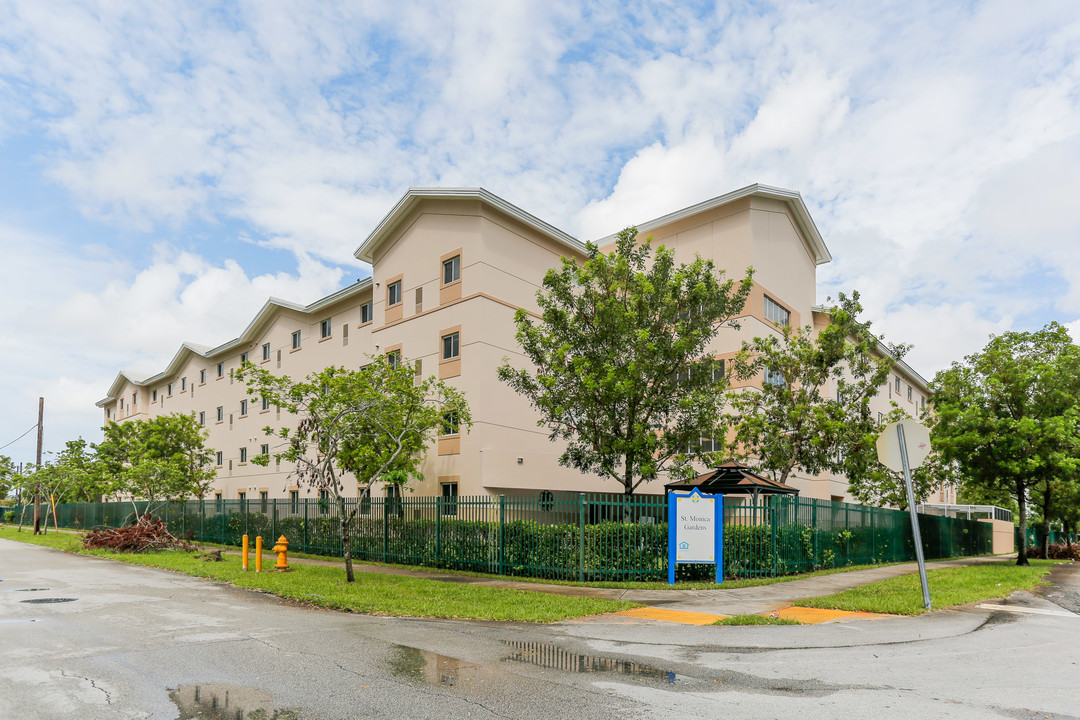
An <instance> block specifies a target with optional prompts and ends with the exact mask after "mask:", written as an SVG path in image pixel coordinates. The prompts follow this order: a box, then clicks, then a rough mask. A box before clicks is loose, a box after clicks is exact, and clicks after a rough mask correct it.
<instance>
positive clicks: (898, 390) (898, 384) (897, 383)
mask: <svg viewBox="0 0 1080 720" xmlns="http://www.w3.org/2000/svg"><path fill="white" fill-rule="evenodd" d="M895 385H896V392H897V394H899V393H900V378H896V379H895Z"/></svg>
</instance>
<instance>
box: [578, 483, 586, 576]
mask: <svg viewBox="0 0 1080 720" xmlns="http://www.w3.org/2000/svg"><path fill="white" fill-rule="evenodd" d="M579 495H580V497H581V506H580V507H579V508H578V581H579V582H585V493H579Z"/></svg>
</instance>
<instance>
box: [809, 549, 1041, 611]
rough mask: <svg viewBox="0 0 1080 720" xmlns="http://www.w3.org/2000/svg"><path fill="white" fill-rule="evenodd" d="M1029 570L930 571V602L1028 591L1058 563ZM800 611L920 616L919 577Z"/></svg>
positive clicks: (814, 601)
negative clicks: (828, 609)
mask: <svg viewBox="0 0 1080 720" xmlns="http://www.w3.org/2000/svg"><path fill="white" fill-rule="evenodd" d="M1030 562H1031V565H1030V566H1028V567H1017V565H1016V564H1015V563H1012V562H1006V563H995V564H993V565H971V566H968V567H960V568H948V569H943V570H930V571H929V572H927V573H926V575H927V580H928V582H929V584H930V600H931V602H932V603H933V605H934V608H935V609H938V610H940V609H942V608H946V607H952V606H954V605H963V604H965V603H972V602H979V601H981V600H990V599H993V598H1004V597H1008V596H1009V595H1010V594H1012V593H1013V592H1014V591H1016V590H1031V589H1032V588H1034V587H1035V586H1036V585H1039V584H1040V581H1041V580H1042V579H1043V577H1044V576H1045V575H1046V574H1047V573H1048V572H1050V568H1051V567H1052V566H1054V565H1056V564H1058V563H1060V562H1061V561H1060V560H1031V561H1030ZM795 604H796V605H799V606H802V607H816V608H832V609H835V610H852V611H863V612H872V613H889V614H892V615H920V614H922V613H924V612H926V611H925V610H924V609H923V601H922V587H921V585H920V584H919V574H918V573H913V574H911V575H904V576H901V577H897V578H891V579H889V580H882V581H881V582H876V583H870V584H869V585H863V586H862V587H857V588H855V589H853V590H845V591H844V592H841V593H836V594H835V595H825V596H823V597H816V598H808V599H806V600H799V601H797V602H796V603H795Z"/></svg>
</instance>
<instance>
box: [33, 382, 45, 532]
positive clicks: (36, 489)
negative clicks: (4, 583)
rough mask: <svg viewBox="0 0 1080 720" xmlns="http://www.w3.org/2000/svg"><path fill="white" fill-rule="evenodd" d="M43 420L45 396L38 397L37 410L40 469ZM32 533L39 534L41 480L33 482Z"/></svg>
mask: <svg viewBox="0 0 1080 720" xmlns="http://www.w3.org/2000/svg"><path fill="white" fill-rule="evenodd" d="M44 421H45V398H43V397H39V398H38V411H37V470H41V438H42V425H43V424H44ZM34 534H35V535H40V534H41V481H40V480H39V481H38V482H36V483H34Z"/></svg>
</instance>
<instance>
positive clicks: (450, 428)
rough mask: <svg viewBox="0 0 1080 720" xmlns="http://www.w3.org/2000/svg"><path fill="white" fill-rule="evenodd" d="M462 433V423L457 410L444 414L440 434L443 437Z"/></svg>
mask: <svg viewBox="0 0 1080 720" xmlns="http://www.w3.org/2000/svg"><path fill="white" fill-rule="evenodd" d="M460 431H461V423H460V421H459V419H458V413H457V410H449V411H447V412H445V413H443V416H442V427H441V428H440V430H439V434H440V435H442V436H444V437H445V436H447V435H458V434H459V433H460Z"/></svg>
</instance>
